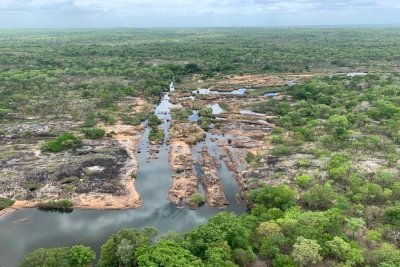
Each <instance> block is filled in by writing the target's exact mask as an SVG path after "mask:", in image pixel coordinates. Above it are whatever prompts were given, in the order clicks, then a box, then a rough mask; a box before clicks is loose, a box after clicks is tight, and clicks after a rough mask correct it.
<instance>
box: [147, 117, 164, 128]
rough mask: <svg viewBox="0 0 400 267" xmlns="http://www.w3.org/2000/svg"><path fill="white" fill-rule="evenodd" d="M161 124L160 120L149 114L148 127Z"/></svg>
mask: <svg viewBox="0 0 400 267" xmlns="http://www.w3.org/2000/svg"><path fill="white" fill-rule="evenodd" d="M160 123H161V119H159V118H158V116H157V115H156V114H151V115H150V116H149V119H148V125H149V126H156V125H158V124H160Z"/></svg>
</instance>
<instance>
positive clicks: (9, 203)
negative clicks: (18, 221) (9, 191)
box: [0, 197, 15, 210]
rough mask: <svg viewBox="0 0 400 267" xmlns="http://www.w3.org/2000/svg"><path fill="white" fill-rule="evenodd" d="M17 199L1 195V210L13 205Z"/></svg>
mask: <svg viewBox="0 0 400 267" xmlns="http://www.w3.org/2000/svg"><path fill="white" fill-rule="evenodd" d="M14 203H15V201H14V200H12V199H9V198H4V197H0V210H3V209H5V208H8V207H11V206H12V205H14Z"/></svg>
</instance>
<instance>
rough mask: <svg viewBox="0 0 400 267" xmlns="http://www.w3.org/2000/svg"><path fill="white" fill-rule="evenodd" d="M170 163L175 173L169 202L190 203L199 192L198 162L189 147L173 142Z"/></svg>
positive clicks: (182, 143) (185, 144)
mask: <svg viewBox="0 0 400 267" xmlns="http://www.w3.org/2000/svg"><path fill="white" fill-rule="evenodd" d="M168 161H169V163H170V166H171V169H172V170H173V171H174V172H175V175H174V176H173V177H172V186H171V188H170V190H169V192H168V200H169V201H171V202H172V203H174V204H177V205H178V204H184V203H188V202H189V201H190V199H191V197H192V196H193V195H194V194H196V193H197V190H198V177H197V175H196V172H195V165H196V161H195V160H194V159H193V158H192V156H191V152H190V149H189V145H188V144H187V143H185V142H182V141H172V143H170V150H169V154H168Z"/></svg>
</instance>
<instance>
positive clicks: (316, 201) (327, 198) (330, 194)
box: [301, 184, 337, 210]
mask: <svg viewBox="0 0 400 267" xmlns="http://www.w3.org/2000/svg"><path fill="white" fill-rule="evenodd" d="M336 198H337V195H336V193H335V191H334V190H333V188H332V186H331V185H329V184H325V185H316V186H314V187H313V188H312V189H311V190H310V191H309V192H308V193H305V194H304V195H302V196H301V199H302V200H303V201H304V202H305V203H306V204H307V205H308V206H309V207H312V208H315V209H322V210H323V209H329V208H330V207H332V206H333V201H334V200H335V199H336Z"/></svg>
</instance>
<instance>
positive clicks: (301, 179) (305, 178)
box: [296, 174, 311, 188]
mask: <svg viewBox="0 0 400 267" xmlns="http://www.w3.org/2000/svg"><path fill="white" fill-rule="evenodd" d="M310 181H311V176H310V175H309V174H302V175H297V176H296V183H297V184H298V185H299V186H301V187H304V188H306V187H308V184H309V183H310Z"/></svg>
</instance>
